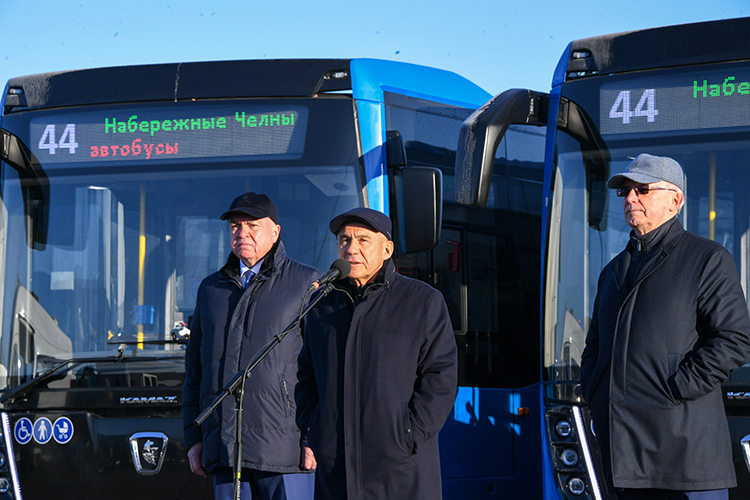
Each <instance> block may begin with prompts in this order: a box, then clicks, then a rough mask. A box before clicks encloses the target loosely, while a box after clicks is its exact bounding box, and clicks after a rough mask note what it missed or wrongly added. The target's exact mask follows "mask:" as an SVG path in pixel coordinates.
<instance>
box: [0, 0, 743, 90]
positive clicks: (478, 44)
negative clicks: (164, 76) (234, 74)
mask: <svg viewBox="0 0 750 500" xmlns="http://www.w3.org/2000/svg"><path fill="white" fill-rule="evenodd" d="M743 16H750V1H748V0H714V1H711V0H702V1H698V0H679V1H678V0H629V1H619V0H578V1H575V2H574V1H568V0H557V1H555V0H539V1H534V0H513V1H510V0H477V1H472V0H403V1H395V0H369V1H361V0H349V1H343V0H315V1H299V0H298V1H286V0H274V1H268V0H264V1H256V0H244V1H234V0H232V1H229V0H227V1H221V0H214V1H205V0H204V1H195V0H101V1H94V0H0V85H2V86H4V85H5V82H6V81H7V80H8V78H10V77H12V76H21V75H27V74H32V73H41V72H47V71H61V70H70V69H80V68H88V67H98V66H118V65H127V64H146V63H162V62H181V61H201V60H225V59H262V58H269V59H270V58H350V57H374V58H382V59H391V60H396V61H404V62H411V63H417V64H423V65H427V66H435V67H438V68H442V69H447V70H450V71H455V72H456V73H459V74H460V75H463V76H465V77H467V78H468V79H470V80H472V81H474V82H475V83H477V84H478V85H480V86H481V87H483V88H484V89H485V90H487V91H488V92H490V93H492V94H496V93H499V92H501V91H503V90H505V89H508V88H513V87H525V88H531V89H534V90H541V91H546V90H548V89H549V85H550V81H551V77H552V71H553V69H554V67H555V65H556V64H557V61H558V59H559V58H560V55H561V54H562V52H563V50H564V49H565V47H566V46H567V44H568V43H569V42H570V41H571V40H574V39H577V38H585V37H589V36H594V35H601V34H606V33H615V32H620V31H629V30H635V29H644V28H651V27H655V26H663V25H670V24H682V23H687V22H697V21H708V20H714V19H725V18H732V17H743Z"/></svg>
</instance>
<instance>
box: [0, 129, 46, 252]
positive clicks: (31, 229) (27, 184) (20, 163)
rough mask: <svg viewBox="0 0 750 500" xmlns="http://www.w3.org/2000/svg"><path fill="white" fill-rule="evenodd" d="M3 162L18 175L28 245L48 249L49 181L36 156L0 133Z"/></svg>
mask: <svg viewBox="0 0 750 500" xmlns="http://www.w3.org/2000/svg"><path fill="white" fill-rule="evenodd" d="M0 161H4V162H5V163H7V164H8V165H10V166H11V167H13V168H14V169H15V170H16V171H17V172H18V177H19V179H20V181H21V191H22V192H23V202H24V203H23V212H24V216H25V219H26V244H27V245H28V246H29V248H33V249H35V250H44V248H45V247H46V246H47V229H48V227H49V178H48V177H47V174H46V173H45V172H44V169H42V166H41V165H40V164H39V162H38V161H37V159H36V158H34V155H33V154H32V153H31V151H29V149H28V148H27V147H26V146H25V145H24V144H23V142H21V140H20V139H19V138H18V137H16V136H15V135H13V134H11V133H10V132H8V131H7V130H2V129H0Z"/></svg>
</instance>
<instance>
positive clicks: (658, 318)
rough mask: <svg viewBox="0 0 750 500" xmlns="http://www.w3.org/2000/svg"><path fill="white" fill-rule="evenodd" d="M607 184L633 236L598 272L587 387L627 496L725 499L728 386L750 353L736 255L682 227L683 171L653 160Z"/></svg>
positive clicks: (609, 468)
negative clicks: (723, 387) (725, 387)
mask: <svg viewBox="0 0 750 500" xmlns="http://www.w3.org/2000/svg"><path fill="white" fill-rule="evenodd" d="M607 186H608V187H609V188H611V189H615V190H616V192H617V196H619V197H621V198H622V200H623V211H624V214H625V221H626V222H627V224H628V225H629V226H630V227H631V228H632V229H633V231H632V232H631V240H630V242H629V243H628V245H627V247H626V248H625V250H623V252H621V253H620V254H619V255H617V256H616V257H615V258H614V259H612V261H611V262H610V263H609V264H607V266H606V267H605V268H604V270H603V271H602V273H601V275H600V276H599V283H598V289H597V296H596V300H595V302H594V310H593V314H592V318H591V326H590V329H589V332H588V335H587V337H586V347H585V349H584V351H583V355H582V357H581V388H582V391H583V396H584V398H585V399H586V401H587V402H588V403H589V407H590V409H591V416H592V418H593V421H594V430H595V432H596V436H597V441H598V442H599V446H600V448H601V456H602V461H603V463H604V468H605V479H606V481H607V486H608V487H609V489H610V491H613V492H615V493H616V495H617V498H618V500H623V499H639V500H644V499H645V500H649V499H654V500H655V499H659V500H662V499H664V500H677V499H693V500H697V499H700V500H719V499H724V500H726V499H727V498H728V490H727V489H728V488H732V487H734V486H736V485H737V480H736V477H735V472H734V464H733V463H732V450H731V442H730V436H729V428H728V424H727V420H726V416H725V413H724V405H723V401H722V395H721V383H722V382H724V381H725V380H726V379H727V377H728V376H729V373H730V372H731V371H732V370H734V369H736V368H739V367H740V366H742V365H743V364H744V363H745V362H747V360H748V358H750V318H749V317H748V309H747V304H746V302H745V297H744V295H743V292H742V288H741V287H740V283H739V277H738V273H737V268H736V265H735V262H734V259H733V258H732V255H731V254H730V253H729V252H728V251H727V250H726V249H725V248H724V247H722V246H721V245H719V244H718V243H716V242H713V241H710V240H707V239H705V238H701V237H699V236H696V235H694V234H692V233H689V232H687V231H685V230H684V229H683V227H682V225H681V224H680V222H679V221H678V220H677V215H678V213H679V212H680V208H681V207H682V205H683V201H684V194H683V189H684V186H685V183H684V174H683V172H682V168H681V167H680V165H679V164H678V163H677V162H676V161H675V160H673V159H671V158H662V157H657V156H651V155H647V154H642V155H640V156H638V157H637V158H636V159H635V160H634V161H633V162H632V163H631V164H630V165H628V167H627V169H626V170H625V172H623V173H621V174H617V175H614V176H613V177H612V178H611V179H609V181H608V182H607Z"/></svg>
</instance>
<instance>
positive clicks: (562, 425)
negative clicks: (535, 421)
mask: <svg viewBox="0 0 750 500" xmlns="http://www.w3.org/2000/svg"><path fill="white" fill-rule="evenodd" d="M555 432H556V433H557V435H558V436H560V437H561V438H567V437H570V435H571V434H573V425H572V424H571V423H570V422H568V421H567V420H560V421H558V422H557V424H555Z"/></svg>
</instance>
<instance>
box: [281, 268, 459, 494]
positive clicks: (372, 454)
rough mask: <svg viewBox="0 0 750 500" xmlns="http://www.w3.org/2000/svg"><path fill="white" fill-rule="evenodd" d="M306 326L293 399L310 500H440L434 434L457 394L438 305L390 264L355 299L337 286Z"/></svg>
mask: <svg viewBox="0 0 750 500" xmlns="http://www.w3.org/2000/svg"><path fill="white" fill-rule="evenodd" d="M306 321H307V324H306V328H305V344H304V347H303V348H302V352H301V353H300V358H299V374H298V378H299V383H298V384H297V390H296V394H295V396H296V399H297V422H298V425H299V426H300V428H301V429H304V433H305V437H306V438H307V440H308V443H309V446H310V447H311V448H312V450H313V452H314V453H315V457H316V459H317V462H318V469H317V482H316V486H315V497H316V498H326V499H346V498H349V499H351V500H366V499H385V498H387V499H389V500H398V499H404V500H407V499H408V500H415V499H425V500H434V499H436V498H437V499H439V498H441V478H440V457H439V455H438V438H437V434H438V431H440V429H441V428H442V426H443V423H444V422H445V419H446V418H447V416H448V414H449V413H450V410H451V408H452V405H453V399H454V396H455V392H456V384H457V369H456V341H455V339H454V336H453V329H452V327H451V321H450V318H449V316H448V309H447V307H446V305H445V301H444V300H443V296H442V295H441V294H440V293H439V292H438V291H436V290H435V289H433V288H432V287H430V286H429V285H427V284H425V283H423V282H420V281H417V280H414V279H410V278H406V277H404V276H401V275H399V274H398V273H396V272H395V268H394V265H393V263H392V262H391V261H390V260H388V261H386V263H385V265H384V267H383V269H381V272H380V274H379V276H378V278H377V279H376V281H375V282H373V283H371V284H369V285H366V286H365V287H364V291H363V293H362V294H361V296H358V295H357V291H356V290H355V289H354V288H353V286H351V285H350V284H349V283H348V280H341V281H337V282H335V289H334V291H333V292H331V294H330V295H328V296H327V297H325V298H324V299H322V300H321V301H320V302H319V303H318V304H317V305H316V306H315V308H314V309H313V310H312V311H311V313H310V315H309V316H308V318H307V320H306Z"/></svg>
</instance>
